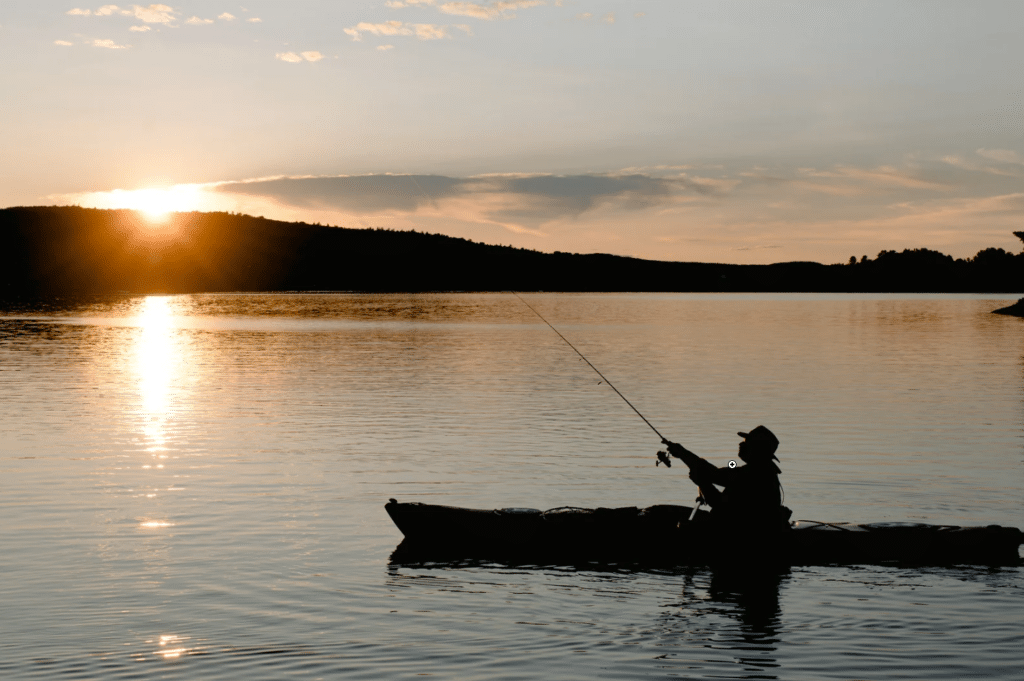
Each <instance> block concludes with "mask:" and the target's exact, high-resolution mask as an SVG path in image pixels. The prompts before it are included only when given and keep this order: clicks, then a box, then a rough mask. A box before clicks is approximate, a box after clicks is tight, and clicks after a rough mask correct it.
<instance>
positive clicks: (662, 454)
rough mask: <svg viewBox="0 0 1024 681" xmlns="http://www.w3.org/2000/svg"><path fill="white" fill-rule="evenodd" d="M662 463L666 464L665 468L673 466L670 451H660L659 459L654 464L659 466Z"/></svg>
mask: <svg viewBox="0 0 1024 681" xmlns="http://www.w3.org/2000/svg"><path fill="white" fill-rule="evenodd" d="M660 464H665V468H672V459H670V458H668V452H665V451H661V452H658V460H657V461H656V462H655V464H654V466H655V467H657V466H659V465H660Z"/></svg>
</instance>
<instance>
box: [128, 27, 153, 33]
mask: <svg viewBox="0 0 1024 681" xmlns="http://www.w3.org/2000/svg"><path fill="white" fill-rule="evenodd" d="M128 30H129V31H135V32H136V33H145V32H146V31H152V30H153V28H152V27H150V26H132V27H131V28H129V29H128Z"/></svg>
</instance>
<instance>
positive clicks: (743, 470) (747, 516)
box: [665, 426, 791, 529]
mask: <svg viewBox="0 0 1024 681" xmlns="http://www.w3.org/2000/svg"><path fill="white" fill-rule="evenodd" d="M738 435H739V436H740V437H742V438H743V441H742V442H740V449H739V458H740V459H742V460H743V462H744V464H745V465H743V466H738V467H737V466H736V464H735V462H730V465H729V466H728V467H723V468H718V467H716V466H715V465H714V464H711V463H709V462H708V461H706V460H704V459H702V458H701V457H699V456H697V455H696V454H694V453H693V452H691V451H689V450H688V449H686V448H685V447H683V446H682V445H680V444H677V443H675V442H667V441H666V443H665V444H666V445H667V446H668V453H669V454H670V455H672V456H673V457H675V458H677V459H680V460H682V462H683V463H685V464H686V465H687V466H689V468H690V480H693V481H694V482H695V483H697V487H698V488H699V489H700V494H701V499H703V502H704V503H706V504H708V505H710V506H711V517H712V519H713V520H715V521H717V522H719V523H722V522H724V523H728V524H730V525H733V524H740V523H742V524H743V525H744V526H746V527H750V528H751V529H754V528H757V529H770V528H773V527H778V528H781V527H785V526H786V524H787V523H788V521H789V516H790V514H791V511H790V510H789V509H788V508H786V507H785V506H783V505H782V493H781V485H780V484H779V475H780V474H781V473H782V471H781V470H779V467H778V466H776V465H775V464H774V463H773V462H772V460H773V459H774V460H775V461H778V460H779V459H778V457H777V456H775V451H776V450H777V449H778V448H779V439H778V438H777V437H775V434H774V433H772V431H770V430H768V429H767V428H765V427H764V426H758V427H757V428H754V429H753V430H752V431H750V432H749V433H738ZM716 485H718V486H719V487H723V488H724V489H722V490H719V489H718V487H716Z"/></svg>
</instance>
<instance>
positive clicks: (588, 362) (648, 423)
mask: <svg viewBox="0 0 1024 681" xmlns="http://www.w3.org/2000/svg"><path fill="white" fill-rule="evenodd" d="M512 295H514V296H515V297H516V298H518V299H519V300H520V301H522V303H523V305H525V306H526V307H528V308H530V309H531V310H533V314H535V315H537V316H538V317H540V320H541V321H542V322H544V323H545V324H547V325H548V326H549V327H551V330H552V331H554V332H555V333H557V334H558V337H559V338H561V339H562V340H564V341H565V344H566V345H568V346H569V347H570V348H572V349H573V350H575V352H576V354H577V355H579V356H580V359H582V360H583V361H584V362H586V363H587V364H588V365H589V366H590V368H591V369H593V370H594V371H596V372H597V375H598V376H600V377H601V378H602V379H604V382H605V383H607V384H608V387H609V388H611V389H612V390H614V391H615V394H616V395H618V396H619V397H621V398H622V401H623V402H625V403H626V404H628V405H629V408H630V409H632V410H633V411H635V412H636V415H637V416H639V417H640V418H642V419H643V420H644V423H646V424H647V426H648V427H649V428H650V429H651V430H653V431H654V434H655V435H657V436H658V437H659V438H661V441H662V442H668V440H666V439H665V437H664V436H663V435H662V434H661V433H659V432H658V429H657V428H655V427H654V426H653V425H651V422H650V421H648V420H647V417H646V416H644V415H643V414H641V413H640V410H639V409H637V408H636V407H634V406H633V403H632V402H630V401H629V400H627V399H626V396H625V395H623V394H622V393H621V392H619V389H618V388H616V387H615V386H614V385H612V382H611V381H609V380H608V378H607V377H606V376H605V375H604V374H602V373H601V372H600V370H598V368H597V367H596V366H594V365H593V364H591V363H590V360H589V359H587V358H586V357H584V356H583V353H582V352H580V351H579V350H576V346H575V345H573V344H572V343H570V342H569V339H568V338H566V337H565V336H563V335H562V333H561V332H560V331H559V330H558V329H556V328H555V327H554V326H551V322H549V321H548V320H546V319H544V315H542V314H541V313H540V312H537V310H535V309H534V307H533V306H532V305H530V304H529V303H528V302H526V301H525V300H523V297H522V296H521V295H519V294H518V293H516V292H515V291H512Z"/></svg>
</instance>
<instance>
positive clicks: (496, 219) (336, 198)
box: [213, 175, 715, 234]
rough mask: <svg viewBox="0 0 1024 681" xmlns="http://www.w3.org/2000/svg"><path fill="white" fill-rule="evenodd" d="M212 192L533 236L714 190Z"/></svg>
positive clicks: (556, 184)
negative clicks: (567, 222)
mask: <svg viewBox="0 0 1024 681" xmlns="http://www.w3.org/2000/svg"><path fill="white" fill-rule="evenodd" d="M213 191H216V192H218V193H221V194H224V195H245V196H248V197H250V198H251V199H252V200H264V201H268V200H269V201H272V202H273V203H274V204H276V205H279V206H286V207H288V208H291V209H305V210H313V211H334V212H341V213H344V214H346V215H350V216H354V217H357V218H358V219H363V218H369V217H374V216H376V217H382V216H384V217H386V216H390V217H391V218H395V217H396V216H402V215H404V216H413V215H419V216H421V217H423V216H426V217H433V218H443V217H445V216H447V217H450V218H452V219H458V220H462V221H466V222H476V223H485V224H491V225H498V226H501V227H503V228H505V229H509V230H512V231H516V232H529V233H537V234H539V233H540V231H539V229H540V227H541V226H542V225H544V224H546V223H550V222H552V221H556V220H562V219H576V218H578V217H579V216H581V215H583V214H584V213H587V212H589V211H594V210H596V209H598V208H604V209H609V210H612V211H627V212H636V211H641V210H646V209H650V208H654V207H657V206H660V205H670V204H673V203H674V202H676V201H677V200H678V199H679V196H680V195H683V196H693V195H705V196H706V195H711V194H713V193H714V192H715V190H714V189H711V188H709V187H707V186H704V185H701V184H699V183H697V182H694V181H693V180H691V179H689V178H656V177H651V176H646V175H567V176H562V175H482V176H474V177H447V176H443V175H358V176H334V177H275V178H265V179H256V180H249V181H243V182H225V183H219V184H218V185H216V187H215V188H214V189H213Z"/></svg>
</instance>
